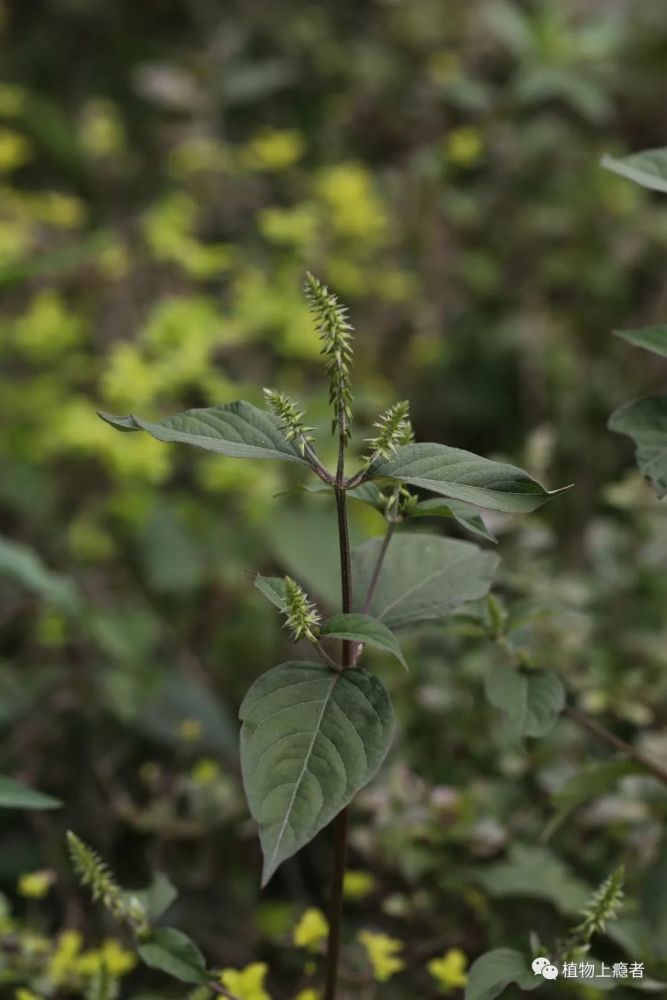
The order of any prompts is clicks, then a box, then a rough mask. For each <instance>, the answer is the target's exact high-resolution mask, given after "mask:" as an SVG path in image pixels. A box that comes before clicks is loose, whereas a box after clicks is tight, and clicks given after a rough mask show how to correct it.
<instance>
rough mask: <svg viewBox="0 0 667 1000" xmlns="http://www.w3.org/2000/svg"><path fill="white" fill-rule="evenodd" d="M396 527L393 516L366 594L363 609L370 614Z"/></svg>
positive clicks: (364, 612) (363, 611)
mask: <svg viewBox="0 0 667 1000" xmlns="http://www.w3.org/2000/svg"><path fill="white" fill-rule="evenodd" d="M395 527H396V520H395V519H393V518H392V520H391V521H389V524H388V525H387V530H386V532H385V535H384V538H383V539H382V547H381V548H380V554H379V555H378V558H377V562H376V563H375V569H374V570H373V575H372V577H371V582H370V583H369V584H368V592H367V594H366V599H365V601H364V606H363V608H362V609H361V610H362V613H363V614H365V615H366V614H368V609H369V608H370V606H371V601H372V600H373V594H374V593H375V588H376V587H377V582H378V580H379V579H380V572H381V570H382V564H383V563H384V557H385V556H386V554H387V549H388V548H389V542H390V541H391V536H392V535H393V534H394V528H395Z"/></svg>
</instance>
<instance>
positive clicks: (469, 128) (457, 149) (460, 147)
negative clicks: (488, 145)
mask: <svg viewBox="0 0 667 1000" xmlns="http://www.w3.org/2000/svg"><path fill="white" fill-rule="evenodd" d="M483 152H484V140H483V139H482V135H481V133H480V131H479V129H477V128H475V127H474V125H461V126H460V127H459V128H455V129H452V131H451V132H450V133H449V135H448V136H447V138H446V140H445V155H446V156H447V159H448V160H450V161H451V162H452V163H456V164H457V165H458V166H460V167H469V166H472V164H473V163H476V162H477V161H478V160H479V158H480V156H481V155H482V153H483Z"/></svg>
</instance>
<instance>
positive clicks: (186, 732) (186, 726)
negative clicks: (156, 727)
mask: <svg viewBox="0 0 667 1000" xmlns="http://www.w3.org/2000/svg"><path fill="white" fill-rule="evenodd" d="M203 731H204V727H203V726H202V724H201V722H200V721H199V719H183V720H182V722H181V723H180V724H179V727H178V735H179V736H180V738H181V739H182V740H183V741H184V742H185V743H193V742H194V741H195V740H198V739H200V738H201V735H202V733H203Z"/></svg>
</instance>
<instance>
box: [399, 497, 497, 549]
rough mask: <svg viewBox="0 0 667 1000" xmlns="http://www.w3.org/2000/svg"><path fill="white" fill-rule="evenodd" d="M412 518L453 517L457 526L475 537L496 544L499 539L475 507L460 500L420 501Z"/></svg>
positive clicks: (411, 515) (411, 513) (411, 512)
mask: <svg viewBox="0 0 667 1000" xmlns="http://www.w3.org/2000/svg"><path fill="white" fill-rule="evenodd" d="M409 516H410V517H453V518H454V520H455V521H456V523H457V524H460V525H461V527H462V528H465V529H466V531H470V532H471V533H472V534H473V535H479V536H480V537H481V538H486V540H487V541H489V542H494V543H495V542H496V541H497V538H496V536H495V535H493V534H491V532H490V531H489V529H488V528H487V526H486V525H485V524H484V521H483V520H482V518H481V516H480V515H479V513H478V512H477V511H476V510H475V508H474V507H472V508H471V507H469V506H468V504H467V503H463V502H462V501H460V500H450V501H449V503H444V502H443V501H442V500H438V499H437V498H434V499H433V500H420V502H419V503H418V504H417V506H416V507H415V508H413V510H412V511H410V513H409Z"/></svg>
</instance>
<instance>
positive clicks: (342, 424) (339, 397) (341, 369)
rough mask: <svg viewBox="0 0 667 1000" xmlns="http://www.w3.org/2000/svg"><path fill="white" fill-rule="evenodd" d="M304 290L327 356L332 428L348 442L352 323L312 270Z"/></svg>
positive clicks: (336, 299) (350, 418)
mask: <svg viewBox="0 0 667 1000" xmlns="http://www.w3.org/2000/svg"><path fill="white" fill-rule="evenodd" d="M304 293H305V296H306V301H307V302H308V306H309V307H310V311H311V313H312V314H313V317H314V319H315V326H316V328H317V331H318V333H319V335H320V339H321V341H322V354H324V356H325V357H326V359H327V374H328V376H329V402H330V403H331V405H332V406H333V410H334V418H333V420H332V425H331V430H332V433H334V432H335V430H336V428H340V432H341V435H342V437H343V439H344V440H345V441H347V440H349V437H350V424H351V422H352V410H351V403H352V392H351V390H350V368H351V365H352V326H351V324H350V323H349V322H348V319H347V309H346V308H345V306H343V305H341V303H340V302H339V301H338V298H337V296H336V295H334V294H333V292H330V291H329V289H328V288H327V286H326V285H324V284H323V283H322V282H321V281H319V280H318V279H317V278H316V277H315V276H314V275H312V274H311V273H310V271H308V272H307V274H306V282H305V286H304Z"/></svg>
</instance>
